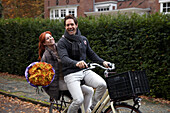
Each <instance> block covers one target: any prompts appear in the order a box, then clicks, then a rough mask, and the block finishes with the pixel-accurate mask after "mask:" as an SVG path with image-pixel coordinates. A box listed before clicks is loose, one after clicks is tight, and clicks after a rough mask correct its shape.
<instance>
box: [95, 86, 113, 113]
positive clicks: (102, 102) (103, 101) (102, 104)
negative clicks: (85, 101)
mask: <svg viewBox="0 0 170 113" xmlns="http://www.w3.org/2000/svg"><path fill="white" fill-rule="evenodd" d="M109 101H110V97H109V93H108V89H107V90H106V92H105V94H104V95H103V97H102V99H101V100H100V101H99V102H98V103H97V104H96V106H95V107H94V109H93V111H92V113H95V112H96V110H97V112H96V113H101V112H102V110H103V109H104V107H105V106H106V104H108V103H109ZM110 105H111V106H113V103H110ZM99 106H100V107H99ZM112 111H113V113H116V112H115V109H114V107H113V109H112Z"/></svg>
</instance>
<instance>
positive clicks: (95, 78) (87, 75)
mask: <svg viewBox="0 0 170 113" xmlns="http://www.w3.org/2000/svg"><path fill="white" fill-rule="evenodd" d="M83 79H84V81H85V84H86V85H88V86H90V87H93V88H96V92H95V95H94V97H93V101H92V106H94V105H96V103H97V102H98V101H99V100H100V98H101V97H102V96H103V94H104V93H105V91H106V88H107V86H106V82H105V81H104V79H103V78H102V77H100V76H99V75H98V74H96V73H95V72H93V71H91V70H86V71H83V70H82V71H79V72H75V73H71V74H68V75H67V76H65V77H64V80H65V82H66V84H67V87H68V90H69V92H70V93H71V95H72V97H73V102H72V103H71V105H70V107H69V109H68V112H67V113H76V112H77V110H78V108H79V107H80V105H81V104H82V103H83V102H84V103H85V104H86V106H85V110H86V111H87V109H88V108H89V107H90V102H87V101H86V100H85V97H83V93H82V91H83V89H81V87H80V80H83ZM91 98H92V97H91ZM86 102H87V103H86Z"/></svg>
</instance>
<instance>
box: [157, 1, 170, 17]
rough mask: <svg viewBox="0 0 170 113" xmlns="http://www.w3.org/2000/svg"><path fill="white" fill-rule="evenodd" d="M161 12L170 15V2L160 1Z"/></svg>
mask: <svg viewBox="0 0 170 113" xmlns="http://www.w3.org/2000/svg"><path fill="white" fill-rule="evenodd" d="M159 3H160V12H163V13H165V14H170V0H169V1H167V0H160V1H159Z"/></svg>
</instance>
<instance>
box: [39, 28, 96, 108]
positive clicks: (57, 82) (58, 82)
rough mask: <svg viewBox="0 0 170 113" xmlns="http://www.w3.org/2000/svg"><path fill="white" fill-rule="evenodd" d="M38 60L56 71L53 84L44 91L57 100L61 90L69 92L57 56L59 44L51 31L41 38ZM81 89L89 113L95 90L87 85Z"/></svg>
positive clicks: (43, 34) (44, 33)
mask: <svg viewBox="0 0 170 113" xmlns="http://www.w3.org/2000/svg"><path fill="white" fill-rule="evenodd" d="M38 59H39V60H41V62H46V63H49V64H51V65H52V66H53V68H54V70H55V78H54V80H53V82H52V83H51V84H50V85H49V86H48V87H46V88H44V90H45V91H46V92H47V94H48V95H49V96H50V97H52V98H54V99H56V100H57V99H58V96H59V90H67V86H66V84H65V82H64V80H63V75H62V65H61V60H60V59H59V57H58V54H57V44H56V43H55V40H54V38H53V37H52V33H51V32H50V31H46V32H43V33H41V35H40V36H39V58H38ZM81 88H82V91H83V93H84V108H85V111H88V109H89V107H90V104H91V99H92V96H93V88H91V87H88V86H86V85H82V86H81ZM89 110H90V109H89Z"/></svg>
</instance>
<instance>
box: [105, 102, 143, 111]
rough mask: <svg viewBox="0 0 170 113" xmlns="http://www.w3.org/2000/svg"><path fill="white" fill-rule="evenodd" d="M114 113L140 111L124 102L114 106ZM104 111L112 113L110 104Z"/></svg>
mask: <svg viewBox="0 0 170 113" xmlns="http://www.w3.org/2000/svg"><path fill="white" fill-rule="evenodd" d="M115 110H116V113H142V112H141V111H140V110H139V109H137V108H135V107H133V106H131V105H125V104H119V105H116V106H115ZM104 113H113V111H112V108H111V106H109V107H108V108H107V109H106V110H105V112H104Z"/></svg>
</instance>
